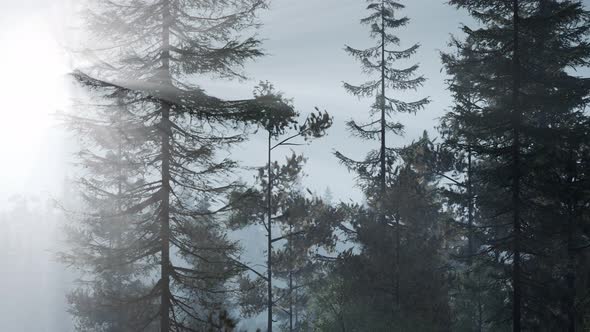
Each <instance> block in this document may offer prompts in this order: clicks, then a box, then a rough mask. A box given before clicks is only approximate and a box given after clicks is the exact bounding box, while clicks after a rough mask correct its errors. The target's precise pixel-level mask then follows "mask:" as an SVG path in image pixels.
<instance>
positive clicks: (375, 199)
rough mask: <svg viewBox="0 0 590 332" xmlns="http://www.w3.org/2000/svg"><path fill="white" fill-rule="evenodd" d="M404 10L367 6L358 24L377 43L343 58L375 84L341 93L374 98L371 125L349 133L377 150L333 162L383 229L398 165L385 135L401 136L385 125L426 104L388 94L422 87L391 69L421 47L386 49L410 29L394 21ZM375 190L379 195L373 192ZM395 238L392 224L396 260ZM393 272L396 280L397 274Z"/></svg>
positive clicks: (390, 4) (387, 0) (411, 75)
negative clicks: (352, 176) (351, 176)
mask: <svg viewBox="0 0 590 332" xmlns="http://www.w3.org/2000/svg"><path fill="white" fill-rule="evenodd" d="M403 8H404V5H402V4H400V3H398V2H395V1H392V0H374V1H369V5H368V6H367V10H369V11H370V12H371V14H370V15H369V16H367V17H366V18H364V19H362V20H361V23H362V24H366V25H369V26H370V29H371V37H372V38H373V39H375V40H376V42H377V44H376V45H375V46H373V47H371V48H368V49H362V50H361V49H355V48H352V47H350V46H346V48H345V50H346V52H347V53H349V54H350V55H352V56H353V57H355V58H357V59H358V60H359V61H360V62H361V64H362V68H363V71H365V72H366V73H368V74H371V75H375V76H376V78H375V79H373V80H370V81H368V82H365V83H363V84H361V85H351V84H348V83H345V84H344V88H345V89H346V90H347V91H348V92H349V93H351V94H353V95H355V96H358V97H369V96H374V97H375V102H374V103H373V105H372V106H371V112H370V113H371V117H372V118H371V120H369V122H368V123H364V124H359V123H357V122H355V121H350V122H348V127H349V129H350V130H351V132H352V133H353V135H355V136H358V137H360V138H362V139H366V140H377V141H379V145H380V146H379V149H378V150H373V151H371V152H369V153H368V155H367V156H366V158H365V160H363V161H355V160H353V159H350V158H348V157H346V156H344V155H343V154H341V153H339V152H337V153H336V157H337V158H338V159H340V161H341V162H342V163H343V164H344V165H346V167H348V169H349V170H352V171H354V172H356V173H357V176H358V178H359V180H360V183H361V186H362V187H363V189H364V190H365V192H366V193H373V194H375V195H373V196H368V197H367V198H368V199H369V201H370V202H371V204H372V205H373V207H374V208H376V209H377V210H378V211H380V212H379V218H380V220H381V223H382V224H384V225H385V224H386V223H387V220H386V219H387V216H386V214H387V213H386V212H385V208H384V206H385V202H384V201H383V200H384V199H385V197H386V196H387V195H386V191H387V185H388V183H389V182H390V181H392V177H393V167H394V164H395V161H396V152H395V149H392V148H389V147H387V144H386V133H387V132H393V133H394V134H401V133H402V132H403V125H402V124H401V123H399V122H392V121H390V120H389V119H390V118H391V117H392V116H393V115H394V114H396V113H416V112H417V111H418V110H420V109H422V108H424V106H425V105H426V104H428V102H429V100H428V98H424V99H420V100H417V101H412V102H406V101H402V100H401V99H398V97H394V96H391V94H389V93H388V91H391V90H393V91H405V90H415V89H417V88H418V87H420V86H421V85H422V84H423V83H424V81H425V79H424V78H423V77H422V76H416V70H417V69H418V66H417V65H413V66H410V67H407V68H402V69H398V68H395V66H394V64H395V63H396V61H399V60H405V59H408V58H410V57H411V56H412V55H413V54H415V53H416V51H417V49H418V47H419V45H418V44H414V45H412V46H410V47H409V48H407V49H402V50H392V49H391V48H390V47H391V46H396V45H399V44H400V40H399V38H398V37H396V36H395V35H393V34H391V33H390V32H389V31H390V30H391V29H397V28H400V27H403V26H405V25H407V24H408V23H409V19H408V18H407V17H404V16H400V17H399V18H396V17H395V14H396V13H397V12H398V11H399V10H401V9H403ZM375 117H376V118H375ZM375 188H378V189H377V190H375ZM399 233H400V225H399V224H396V234H397V235H396V240H395V243H396V245H395V249H394V251H392V253H393V254H394V255H395V257H398V253H399V251H400V247H399V245H400V239H399V238H400V236H399ZM395 266H396V268H400V264H399V259H397V258H396V264H395ZM397 272H398V273H397V274H399V272H400V271H397ZM399 293H400V285H399V280H397V281H396V290H395V294H399ZM395 296H396V304H397V305H399V295H395Z"/></svg>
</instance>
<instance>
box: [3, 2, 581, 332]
mask: <svg viewBox="0 0 590 332" xmlns="http://www.w3.org/2000/svg"><path fill="white" fill-rule="evenodd" d="M275 1H276V0H275ZM322 1H323V0H320V1H316V2H317V5H318V8H309V9H308V10H309V11H317V12H319V13H320V14H318V15H320V16H321V17H324V18H325V22H323V24H325V25H326V26H329V25H330V24H331V20H335V18H334V17H335V16H336V15H333V14H331V12H330V10H331V8H326V7H327V6H326V7H322V6H321V3H322ZM429 1H433V2H434V0H428V1H405V0H354V1H353V0H347V1H346V2H347V3H350V2H358V3H360V5H361V7H362V8H364V11H363V12H362V19H360V21H359V20H358V19H357V18H356V17H355V16H351V17H338V20H342V21H345V24H346V25H347V26H348V27H350V29H351V30H355V31H358V32H359V33H361V34H362V36H363V37H362V39H360V42H359V38H353V37H350V39H347V36H346V34H337V33H336V31H335V30H337V29H336V28H334V29H333V30H330V31H331V33H333V38H334V43H335V44H336V45H340V48H339V49H336V51H337V52H340V53H342V54H344V55H346V56H348V58H349V59H350V60H351V61H350V63H349V64H348V65H347V68H346V70H347V71H341V72H338V73H337V74H336V75H335V74H334V73H331V74H330V75H334V76H337V78H338V80H339V82H336V83H335V86H330V87H328V86H326V87H325V89H326V91H325V93H324V91H322V90H318V89H323V88H322V87H321V86H318V85H314V84H312V83H313V81H314V80H319V79H320V76H322V75H326V73H322V70H321V68H318V67H314V68H318V70H317V73H316V75H317V77H307V78H306V80H307V81H306V82H304V83H301V82H300V84H299V86H298V88H297V89H300V90H301V91H308V90H314V94H313V96H314V100H313V101H312V103H313V104H314V105H316V106H315V107H314V106H312V107H309V108H308V107H307V105H305V107H300V106H299V105H300V104H298V103H297V100H296V99H294V98H292V97H291V93H290V91H289V88H293V86H289V87H287V88H283V87H281V86H280V84H277V83H275V82H272V81H268V80H260V78H258V77H251V76H250V74H249V70H248V69H249V67H251V66H252V64H253V63H257V64H260V65H261V66H264V64H265V61H267V60H266V59H268V58H269V57H273V59H272V61H273V63H275V65H276V64H277V63H278V64H279V66H285V67H288V66H289V62H288V61H286V60H285V62H284V64H282V63H281V62H282V61H283V60H282V58H281V56H273V55H272V54H269V52H267V50H266V49H265V43H267V42H268V41H267V40H266V39H265V37H264V36H262V35H261V34H260V33H259V31H260V29H261V28H262V26H263V24H264V22H263V21H264V20H262V19H261V17H263V15H264V14H263V13H264V12H269V11H270V12H272V11H273V10H275V7H274V6H273V2H274V1H271V0H108V1H105V0H83V1H79V2H75V4H74V5H72V6H73V7H74V8H73V10H74V11H75V12H76V13H77V14H76V19H73V20H72V21H71V22H69V23H70V24H73V25H75V26H76V36H77V37H76V38H77V39H76V41H75V42H73V44H74V45H73V46H72V45H69V46H68V56H69V57H70V64H71V68H69V69H68V73H67V75H66V80H67V82H68V90H69V91H70V97H69V98H68V99H69V105H70V106H69V107H67V108H64V109H63V110H60V111H58V112H57V113H56V114H54V117H55V118H56V119H57V123H58V126H59V127H60V128H61V130H64V132H67V135H69V137H71V138H72V139H73V141H74V142H75V144H72V146H73V147H72V149H71V150H72V151H71V153H69V152H68V153H69V155H70V156H71V158H70V159H71V163H70V166H68V167H71V170H68V171H67V173H68V174H67V178H65V180H63V185H64V188H63V190H62V192H60V194H59V195H57V196H59V197H57V196H56V198H55V199H53V200H48V201H47V202H45V201H39V200H32V201H27V200H26V199H22V198H19V199H16V198H13V206H14V208H13V210H11V211H8V212H6V211H3V210H2V209H0V229H5V230H7V232H13V233H12V234H16V233H19V234H26V233H28V232H29V230H30V229H33V228H39V227H41V226H39V225H40V224H38V223H37V224H36V225H33V222H42V221H44V220H45V222H46V223H51V224H52V225H53V224H60V225H61V226H59V227H57V226H47V229H51V231H47V230H44V231H43V232H47V234H50V236H51V237H59V238H62V239H63V245H60V246H59V247H56V248H54V250H53V251H52V253H51V255H49V254H47V253H46V252H44V251H43V252H42V251H41V250H39V251H31V250H28V249H25V247H24V246H23V245H22V244H21V243H18V241H17V240H15V237H14V236H11V235H10V233H3V232H0V251H3V252H5V253H7V254H6V255H9V256H7V257H8V258H5V257H4V256H3V255H4V254H3V255H0V266H7V265H6V264H5V262H6V259H8V262H9V263H10V262H11V261H12V262H15V261H18V260H19V259H20V260H24V261H26V262H30V263H29V264H31V266H33V265H34V266H43V264H46V263H44V262H45V261H48V260H56V261H58V262H59V264H60V266H62V267H63V269H64V270H63V271H62V269H61V268H60V269H59V271H60V272H59V273H60V274H59V278H65V277H64V275H65V274H66V273H68V277H67V278H70V277H71V279H72V281H71V284H70V285H69V286H68V287H65V288H67V289H64V290H63V293H64V294H65V295H64V296H63V297H64V301H65V307H66V308H65V309H64V310H62V311H63V312H61V311H60V310H56V309H55V308H50V307H51V305H50V304H46V303H44V302H42V303H41V305H43V306H44V307H45V308H44V309H42V312H44V314H43V315H45V316H51V315H54V312H60V313H59V315H60V316H59V317H66V316H67V317H68V319H71V321H72V326H71V328H72V331H86V332H137V331H146V332H197V331H198V332H201V331H203V332H213V331H220V332H229V331H236V332H246V331H251V332H255V331H261V332H262V331H266V332H272V331H273V330H274V331H288V332H295V331H297V332H305V331H321V332H356V331H400V332H430V331H432V332H447V331H448V332H484V331H490V332H496V331H497V332H502V331H513V332H519V331H541V332H542V331H567V332H575V331H579V332H583V331H590V179H589V178H587V177H586V175H589V174H588V172H590V113H589V112H588V110H587V103H588V101H590V99H589V98H590V76H588V75H586V74H589V73H590V72H589V71H587V69H588V68H587V67H589V66H590V11H589V10H588V8H589V7H588V6H590V3H585V2H584V1H579V0H448V1H447V2H445V4H444V6H445V7H448V9H449V10H450V11H452V12H453V13H455V12H456V13H457V15H460V16H461V22H463V23H459V24H457V25H456V26H455V28H456V30H453V31H443V32H444V33H446V36H447V38H446V40H445V41H444V43H445V45H447V47H446V48H445V49H442V50H430V49H428V50H424V49H423V48H422V47H421V46H422V40H423V39H426V38H427V36H426V35H424V36H422V35H421V34H420V33H413V34H410V35H408V34H407V33H405V32H404V31H412V29H413V26H414V25H413V23H414V21H413V19H414V18H413V17H411V16H409V15H408V14H407V13H408V12H409V9H411V7H416V8H414V9H413V11H411V13H415V12H417V11H418V12H422V11H425V12H427V11H429V10H430V9H429V8H428V4H427V2H429ZM439 2H440V1H439ZM343 3H344V1H343ZM361 7H359V8H361ZM406 7H407V8H406ZM334 10H335V9H334ZM292 16H293V20H296V16H297V15H295V14H292ZM297 22H298V24H300V25H305V18H301V19H300V20H299V21H297ZM275 24H277V23H276V22H275ZM436 25H437V22H436V21H435V20H433V21H432V22H431V26H429V27H426V28H427V30H420V31H428V30H444V29H446V27H445V26H441V27H437V26H436ZM301 28H302V29H304V27H301ZM305 31H311V34H313V29H308V30H305ZM402 36H403V37H404V38H402ZM407 36H412V38H413V40H407V38H406V37H407ZM0 37H1V35H0ZM306 39H309V40H312V39H313V37H312V36H307V35H306V36H304V37H301V39H300V40H301V45H291V47H292V48H302V49H305V52H306V53H307V54H308V55H307V57H306V58H305V59H302V60H301V62H300V65H301V66H306V64H310V66H311V63H313V62H314V61H316V60H317V58H320V57H322V53H321V52H319V51H317V52H314V49H313V44H312V45H311V46H309V45H306V44H305V40H306ZM0 40H1V38H0ZM422 53H427V54H424V55H423V56H425V57H427V58H430V59H432V58H436V59H435V60H432V61H438V62H436V63H437V66H438V67H437V68H436V69H437V70H438V71H440V72H441V73H442V74H441V75H444V86H443V87H442V90H441V91H438V92H433V91H431V90H428V89H426V88H425V87H426V84H427V83H426V82H427V81H428V79H429V77H426V75H424V74H423V72H422V66H420V63H419V61H418V60H417V59H418V57H419V56H420V54H422ZM40 56H43V55H42V54H41V55H40ZM0 59H2V58H1V57H0ZM420 59H423V58H420ZM328 61H329V60H328ZM350 64H352V65H350ZM279 68H280V67H279ZM295 70H301V69H298V68H295ZM349 73H353V74H350V75H349ZM354 73H360V76H359V75H355V74H354ZM589 75H590V74H589ZM359 77H362V79H361V80H359ZM203 78H205V79H203ZM253 82H258V83H254V84H252V83H253ZM322 82H324V81H322ZM27 84H32V83H27ZM208 84H210V86H208ZM230 84H232V85H230ZM236 85H239V86H241V88H245V89H249V90H250V91H251V93H250V96H249V97H244V95H243V94H239V93H235V91H236V90H235V89H234V88H230V86H233V87H235V86H236ZM254 85H255V86H254ZM252 86H254V87H252ZM0 87H1V86H0ZM31 90H34V88H31ZM315 90H318V91H315ZM210 91H215V93H211V92H210ZM437 94H446V95H447V96H448V98H449V102H450V104H449V105H448V107H444V109H440V110H438V111H439V113H437V114H440V115H441V116H438V117H436V119H435V122H436V123H435V124H434V125H433V126H432V127H430V125H429V124H426V123H423V122H421V120H416V117H418V116H420V114H424V113H426V112H429V111H431V109H432V108H433V107H438V105H439V104H435V103H434V99H435V98H433V97H431V96H432V95H437ZM322 95H325V96H326V97H325V98H326V99H327V98H336V99H343V98H349V97H353V99H352V100H354V101H358V103H359V104H357V105H355V106H354V107H355V116H354V118H350V117H349V118H348V119H346V118H344V116H343V115H342V113H339V112H341V110H339V109H337V108H335V109H333V108H330V107H326V106H324V105H326V102H325V101H324V100H322ZM31 96H32V97H31ZM315 96H319V97H315ZM29 98H31V99H35V97H34V92H33V95H29ZM2 99H4V97H2ZM21 102H22V103H25V102H26V100H22V101H21ZM433 105H434V106H433ZM15 112H18V110H17V111H15ZM23 121H25V122H26V120H23ZM340 125H342V126H345V127H346V130H347V132H346V135H345V136H341V135H336V136H334V134H333V132H334V130H337V128H338V126H340ZM410 125H411V126H412V128H413V129H411V130H410V129H408V126H410ZM0 138H2V139H4V138H3V136H0ZM252 141H255V142H256V144H251V142H252ZM335 141H339V142H337V143H338V144H335ZM349 144H357V146H360V147H361V149H349V148H348V145H349ZM310 146H329V147H330V148H331V149H332V150H329V151H330V152H329V153H327V154H326V156H325V158H328V159H332V160H334V161H335V163H336V164H337V165H338V166H337V167H338V168H339V169H340V171H344V172H345V173H339V171H338V170H333V169H329V168H328V169H322V170H321V171H320V170H318V169H316V170H315V171H317V172H318V173H320V174H321V175H320V176H321V177H325V179H326V181H331V182H333V185H332V184H330V185H329V186H328V189H327V190H326V191H325V193H318V190H317V187H313V188H312V186H310V183H309V181H306V180H305V179H306V178H307V176H308V174H309V172H314V167H315V165H317V164H314V158H315V155H306V153H305V151H307V150H306V148H307V147H310ZM0 147H2V146H1V145H0ZM332 147H335V148H332ZM326 151H328V150H326ZM9 154H10V153H4V152H3V153H2V155H5V156H6V155H9ZM238 155H239V156H244V155H256V156H260V158H258V159H256V160H258V161H261V162H260V163H258V164H257V165H254V166H253V165H250V164H248V163H244V162H243V161H242V160H241V159H242V158H241V157H238ZM7 160H8V158H7ZM6 163H8V162H7V161H6ZM3 164H4V163H3ZM2 169H3V166H0V170H2ZM3 172H7V171H3ZM340 174H345V175H346V176H347V177H348V178H347V179H346V180H344V179H342V178H341V176H340ZM342 181H351V183H353V184H354V185H353V186H351V187H350V188H347V189H344V190H342V189H338V192H337V193H334V192H333V191H332V189H330V188H342V187H343V186H344V185H340V183H344V182H342ZM346 183H348V182H346ZM354 190H356V191H357V192H358V193H359V195H355V194H353V192H354ZM335 194H336V195H335ZM335 196H336V197H335ZM32 205H38V206H40V207H39V208H38V209H37V210H36V211H37V212H31V211H32V210H31V206H32ZM51 206H53V208H52V207H51ZM58 219H59V220H60V221H59V222H58V221H55V220H58ZM13 220H21V221H23V222H21V223H20V224H15V223H13V222H12V221H13ZM24 220H28V221H27V222H24ZM28 224H30V225H28ZM27 225H28V226H27ZM43 229H45V228H43ZM14 232H16V233H14ZM30 241H31V242H43V241H44V240H42V239H41V238H35V237H32V238H31V239H30ZM2 243H3V244H2ZM6 248H8V251H7V250H6ZM11 248H13V249H11ZM253 248H260V250H256V249H253ZM46 256H51V257H46ZM19 257H20V258H19ZM23 264H24V263H23ZM8 266H12V265H8ZM14 266H16V265H14ZM8 269H9V267H7V270H8ZM35 271H37V272H35ZM38 271H39V270H38V269H37V268H29V269H28V270H26V275H27V276H26V277H24V276H23V277H22V278H24V279H23V281H22V283H23V284H29V285H32V284H36V283H39V279H37V280H36V278H35V275H36V273H38ZM65 271H68V272H65ZM9 278H13V279H2V278H0V282H1V283H3V284H5V285H8V284H13V285H15V284H20V283H19V282H18V279H19V278H21V277H20V276H14V275H13V276H10V277H9ZM4 280H12V281H10V282H5V281H4ZM46 283H47V282H45V283H43V284H42V285H41V286H38V285H37V286H35V287H43V289H44V291H47V290H49V289H51V288H52V286H51V285H48V284H47V285H46ZM3 287H4V286H3ZM35 287H33V286H32V288H27V289H25V290H24V291H23V292H20V290H19V291H17V289H14V290H10V289H11V287H10V286H8V287H7V289H8V290H9V291H7V293H6V294H7V296H2V297H5V300H0V326H2V324H3V323H2V320H3V319H2V315H5V314H6V313H7V312H10V308H9V307H10V306H11V303H12V304H14V305H15V306H17V307H19V308H21V309H20V310H25V309H26V306H27V304H26V303H27V302H33V301H26V300H23V299H21V297H23V296H24V298H34V296H35V294H34V293H35V289H37V288H35ZM61 291H62V290H61V288H60V289H59V290H55V289H54V290H53V292H52V294H53V295H52V296H53V297H59V296H61V295H60V294H61V293H60V292H61ZM50 310H51V311H50ZM2 311H3V312H4V314H3V313H2ZM39 315H40V314H34V313H31V314H30V315H29V319H30V320H32V321H34V319H31V317H32V316H39ZM55 317H58V316H55ZM56 319H57V318H56ZM63 319H65V318H59V320H63ZM27 324H30V323H27V322H25V323H23V325H21V327H20V329H21V330H14V331H15V332H19V331H24V332H29V331H31V332H35V331H50V332H53V331H55V332H61V331H65V330H54V329H51V328H49V329H45V330H39V329H36V328H32V327H28V328H27V326H29V325H27ZM8 326H10V325H8ZM31 326H32V325H31ZM14 328H16V327H13V328H10V327H9V328H8V330H6V331H7V332H11V331H13V330H12V329H14ZM46 328H47V327H46ZM0 330H4V328H0ZM68 331H69V330H68Z"/></svg>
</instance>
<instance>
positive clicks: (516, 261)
mask: <svg viewBox="0 0 590 332" xmlns="http://www.w3.org/2000/svg"><path fill="white" fill-rule="evenodd" d="M518 9H519V4H518V0H513V31H514V35H513V43H514V55H513V73H512V74H513V88H512V99H513V100H512V103H513V110H512V112H513V114H512V121H513V132H514V141H513V145H512V158H513V160H512V205H513V209H514V211H513V232H514V248H513V250H514V252H513V271H512V285H513V292H514V293H513V298H512V330H513V332H520V331H521V302H522V299H521V297H522V295H521V265H520V264H521V257H520V250H521V249H520V245H521V243H520V240H521V222H520V176H521V175H520V121H521V114H520V108H519V90H520V58H519V35H518V33H519V13H518Z"/></svg>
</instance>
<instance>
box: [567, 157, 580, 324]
mask: <svg viewBox="0 0 590 332" xmlns="http://www.w3.org/2000/svg"><path fill="white" fill-rule="evenodd" d="M575 163H576V161H575V159H574V153H573V151H572V150H570V157H569V161H568V164H569V165H568V168H569V173H570V175H569V181H568V183H574V181H575V180H576V177H577V175H576V164H575ZM576 200H577V197H576V195H575V193H573V192H572V193H571V196H570V199H569V202H568V220H567V255H568V257H567V259H568V261H567V275H566V281H567V290H568V291H567V318H568V327H567V330H568V332H575V331H576V321H577V319H576V317H577V314H576V252H575V244H574V234H575V233H576V225H575V221H576V220H575V219H576V216H575V213H576V208H575V204H576Z"/></svg>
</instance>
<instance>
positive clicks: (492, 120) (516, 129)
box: [443, 0, 588, 331]
mask: <svg viewBox="0 0 590 332" xmlns="http://www.w3.org/2000/svg"><path fill="white" fill-rule="evenodd" d="M451 4H453V5H456V6H458V7H459V8H465V9H467V10H468V11H469V13H470V14H471V15H472V16H473V17H475V18H476V19H477V20H478V21H479V22H480V23H481V27H480V28H478V29H472V28H468V27H464V28H463V31H464V32H465V34H466V35H467V37H466V40H465V41H464V42H461V41H457V40H453V42H452V45H454V46H456V47H457V49H458V52H457V54H454V55H443V61H444V63H445V66H446V68H447V71H448V72H449V74H451V75H452V77H453V79H452V81H451V83H450V89H451V92H452V93H453V95H454V97H455V99H456V100H457V101H458V103H462V104H466V105H468V106H469V107H462V108H455V110H454V111H453V112H451V113H450V114H451V116H452V118H453V121H454V126H455V128H457V129H458V130H457V134H458V135H459V136H460V137H462V140H461V142H462V143H461V142H459V144H455V146H456V147H458V148H459V149H461V150H463V151H471V152H472V153H473V154H474V156H475V158H476V159H477V160H478V167H477V169H476V173H477V174H476V178H477V179H478V180H477V181H478V184H477V186H478V187H480V189H478V191H477V192H478V196H477V199H476V201H477V203H476V204H477V206H478V210H479V212H480V214H481V217H482V222H481V223H482V225H480V226H479V228H480V229H481V238H482V239H483V241H484V242H483V243H482V244H481V246H479V248H477V252H478V253H480V254H481V255H482V258H483V259H484V260H485V261H487V263H486V265H487V266H488V268H492V270H495V271H496V272H492V273H491V274H490V275H495V276H496V277H497V278H496V279H495V281H492V280H490V281H489V282H494V283H495V284H496V286H497V285H498V284H500V285H505V287H503V289H509V290H510V291H511V293H512V294H511V295H510V296H509V297H508V299H506V300H504V301H498V303H499V304H500V308H498V309H499V311H497V312H488V313H487V314H488V315H489V317H493V318H492V320H494V321H495V322H500V321H505V320H506V319H507V318H508V316H510V317H511V321H512V329H513V330H514V331H520V330H521V329H535V328H547V327H548V326H563V324H562V323H557V324H555V321H553V322H551V321H552V319H550V318H549V317H547V316H544V317H543V315H539V314H538V313H539V312H542V311H543V310H551V311H554V312H555V310H556V309H555V308H556V306H555V304H556V301H555V299H552V298H553V297H554V295H551V292H550V291H548V289H546V288H545V289H543V288H544V287H546V285H557V284H559V283H558V281H557V280H555V277H554V276H555V275H556V274H555V273H552V272H550V268H549V266H548V265H547V263H546V262H545V263H543V261H544V259H542V257H555V254H556V250H557V247H559V245H556V243H555V241H553V240H552V239H551V237H553V236H554V235H557V234H559V233H556V232H555V230H556V228H555V227H557V226H558V225H559V224H560V223H561V220H560V218H554V217H549V215H548V214H547V210H546V209H543V208H540V206H539V205H543V204H544V202H548V201H550V199H549V197H548V196H546V195H545V194H543V193H542V191H541V190H540V187H539V186H541V187H542V186H543V183H547V180H548V179H547V176H548V175H549V174H548V170H550V169H552V168H553V167H555V166H556V165H558V164H560V160H564V159H551V160H552V161H551V162H549V159H548V158H547V153H549V151H557V150H561V149H562V148H563V146H564V142H566V140H565V137H564V136H562V135H566V134H565V133H568V132H577V131H579V127H578V125H576V124H575V123H576V122H577V123H578V124H579V123H581V122H580V120H579V116H578V120H576V121H573V120H572V119H573V118H574V117H576V116H577V115H576V114H578V113H579V110H580V107H582V106H583V105H584V104H585V97H584V96H586V95H587V92H588V90H587V88H588V87H587V85H586V84H585V83H584V82H585V80H583V79H580V78H578V77H575V76H572V75H570V74H568V72H567V68H575V67H578V66H582V65H586V64H587V59H588V44H587V41H586V38H587V32H588V25H587V24H588V21H587V17H588V16H587V13H586V12H585V11H584V10H583V9H582V8H581V5H580V3H578V2H575V1H573V2H570V1H564V2H559V1H549V0H531V1H525V0H522V1H512V2H510V3H507V2H504V1H497V2H494V1H462V0H456V1H451ZM555 59H560V60H559V61H556V60H555ZM507 82H510V85H507V84H506V83H507ZM582 122H583V121H582ZM568 135H569V134H568ZM566 136H567V135H566ZM549 137H551V138H552V139H551V140H549V139H548V138H549ZM556 137H560V139H555V138H556ZM562 156H563V155H562ZM540 165H543V166H542V167H539V166H540ZM562 170H563V169H562ZM557 173H559V172H557ZM554 176H555V177H556V178H559V177H562V176H564V173H562V174H561V175H557V174H555V175H554ZM545 189H547V187H545ZM547 193H548V194H549V192H547ZM552 195H553V194H549V196H552ZM508 202H510V203H508ZM548 217H549V220H548V219H547V218H548ZM558 228H559V227H558ZM557 251H559V250H557ZM507 268H510V269H511V273H510V274H507V273H504V271H505V270H506V269H507ZM507 300H510V303H511V304H512V314H511V315H508V312H507V310H505V309H507V308H502V303H503V302H504V303H505V302H507ZM499 328H500V327H496V329H499ZM504 328H505V327H504Z"/></svg>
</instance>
